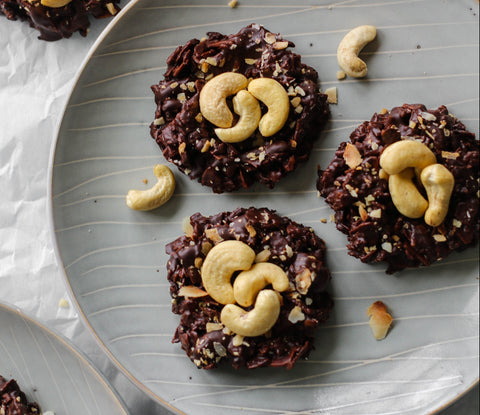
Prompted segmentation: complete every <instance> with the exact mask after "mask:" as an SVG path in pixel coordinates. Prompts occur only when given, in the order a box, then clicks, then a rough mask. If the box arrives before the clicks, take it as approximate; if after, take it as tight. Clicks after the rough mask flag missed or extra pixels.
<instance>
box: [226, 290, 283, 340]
mask: <svg viewBox="0 0 480 415" xmlns="http://www.w3.org/2000/svg"><path fill="white" fill-rule="evenodd" d="M278 297H279V294H277V293H276V292H275V291H273V290H262V291H260V292H259V293H258V296H257V300H256V301H255V307H254V308H253V309H252V310H250V311H249V312H247V311H245V310H244V309H243V308H240V307H238V306H237V305H234V304H227V305H226V306H225V307H223V310H222V312H221V314H220V321H221V322H222V323H223V324H224V326H225V327H227V328H228V329H230V330H231V331H232V332H234V333H236V334H240V335H241V336H246V337H255V336H260V335H262V334H265V333H266V332H267V331H268V330H270V329H271V328H272V327H273V325H274V324H275V322H276V321H277V319H278V316H279V315H280V300H279V298H278Z"/></svg>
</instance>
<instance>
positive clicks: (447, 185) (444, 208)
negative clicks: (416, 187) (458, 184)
mask: <svg viewBox="0 0 480 415" xmlns="http://www.w3.org/2000/svg"><path fill="white" fill-rule="evenodd" d="M420 179H421V181H422V184H423V186H424V187H425V190H426V192H427V196H428V209H427V211H426V212H425V223H426V224H427V225H430V226H433V227H435V226H440V224H441V223H442V222H443V220H444V219H445V216H447V212H448V205H449V204H450V196H451V194H452V191H453V186H454V185H455V179H454V177H453V174H452V173H450V171H449V170H448V169H447V168H446V167H445V166H443V165H442V164H432V165H430V166H427V167H425V168H424V169H423V171H422V174H421V175H420Z"/></svg>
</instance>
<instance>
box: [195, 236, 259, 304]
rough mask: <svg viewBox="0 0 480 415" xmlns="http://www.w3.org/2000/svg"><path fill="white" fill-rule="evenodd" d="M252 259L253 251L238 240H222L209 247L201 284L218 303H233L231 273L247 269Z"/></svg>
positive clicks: (253, 256)
mask: <svg viewBox="0 0 480 415" xmlns="http://www.w3.org/2000/svg"><path fill="white" fill-rule="evenodd" d="M254 260H255V251H254V250H253V249H252V248H250V247H249V246H248V245H247V244H244V243H243V242H240V241H236V240H235V241H233V240H229V241H223V242H220V243H219V244H217V245H215V246H214V247H213V248H212V249H210V251H209V252H208V254H207V256H206V257H205V261H204V262H203V265H202V270H201V275H202V282H203V286H204V287H205V290H206V291H207V292H208V294H209V295H210V297H212V298H213V299H214V300H215V301H218V302H219V303H220V304H233V303H235V297H234V295H233V287H232V283H231V281H230V280H231V278H232V275H233V273H234V272H235V271H243V270H247V269H249V268H250V267H251V266H252V264H253V261H254Z"/></svg>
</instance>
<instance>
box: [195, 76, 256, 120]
mask: <svg viewBox="0 0 480 415" xmlns="http://www.w3.org/2000/svg"><path fill="white" fill-rule="evenodd" d="M247 84H248V79H247V78H246V77H245V76H243V75H242V74H239V73H235V72H225V73H222V74H220V75H217V76H215V77H213V78H212V79H210V81H208V82H207V83H206V84H205V85H204V87H203V88H202V90H201V91H200V112H201V113H202V115H203V116H204V117H205V118H206V119H207V120H208V121H210V122H211V123H212V124H215V125H216V126H217V127H220V128H230V127H231V126H232V123H233V114H232V112H231V111H230V109H229V108H228V105H227V101H226V98H227V97H228V96H230V95H234V94H236V93H237V92H238V91H240V90H242V89H245V88H246V87H247Z"/></svg>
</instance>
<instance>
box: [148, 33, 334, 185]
mask: <svg viewBox="0 0 480 415" xmlns="http://www.w3.org/2000/svg"><path fill="white" fill-rule="evenodd" d="M207 35H208V38H207V39H206V40H202V41H200V40H197V39H192V40H190V41H189V42H187V43H186V44H185V45H183V46H179V47H178V48H177V49H176V50H175V51H174V52H173V53H172V55H171V56H170V57H169V58H168V60H167V64H168V70H167V72H166V73H165V75H164V79H163V80H162V81H160V83H159V84H158V85H153V86H152V90H153V93H154V94H155V102H156V104H157V109H156V111H155V119H156V120H160V119H161V120H162V123H161V124H160V123H155V122H154V123H152V124H151V126H150V132H151V135H152V137H153V138H154V139H155V140H156V142H157V143H158V145H159V146H160V148H161V149H162V151H163V155H164V156H165V158H166V159H167V160H168V161H170V162H172V163H174V164H175V165H177V167H178V168H179V169H180V170H181V171H182V172H184V173H185V174H187V175H188V176H189V177H190V178H191V179H197V180H198V181H199V182H201V183H202V184H203V185H204V186H210V187H211V188H212V189H213V191H214V192H216V193H222V192H230V191H234V190H236V189H239V188H247V187H249V186H251V185H252V184H253V183H254V182H256V181H259V182H261V183H263V184H265V185H266V186H268V187H270V188H272V187H273V186H274V185H275V183H277V182H278V181H279V180H280V179H281V178H282V177H283V176H284V175H286V174H287V173H288V172H291V171H293V170H294V169H295V168H296V167H297V164H298V163H299V162H303V161H305V160H307V159H308V156H309V154H310V152H311V149H312V147H313V141H314V140H315V139H316V138H317V136H318V134H319V133H320V131H321V130H322V128H323V127H324V125H325V123H326V121H327V119H328V116H329V109H328V103H327V97H326V95H324V94H322V93H320V90H319V87H318V74H317V72H316V71H315V70H314V69H313V68H311V67H309V66H307V65H305V64H303V63H302V62H301V58H300V56H299V55H297V54H295V53H293V52H291V51H290V50H289V49H288V48H287V47H286V45H287V44H288V46H289V47H293V46H294V44H293V43H292V42H287V41H284V40H283V39H282V38H281V36H280V35H278V34H277V35H274V34H273V33H271V32H269V31H268V30H266V29H264V28H263V27H261V26H259V25H255V24H252V25H250V26H248V27H245V28H243V29H242V30H240V32H238V33H237V34H233V35H229V36H226V35H222V34H220V33H216V32H211V33H207ZM266 39H268V40H269V41H268V42H267V40H266ZM272 40H276V41H275V42H273V41H272ZM279 42H285V43H283V46H285V48H283V49H278V48H276V46H275V44H277V45H278V44H280V43H279ZM207 60H208V62H210V64H208V63H207ZM212 63H214V64H212ZM202 68H203V70H204V71H205V72H202ZM232 71H234V72H238V73H241V74H243V75H245V76H246V77H247V78H259V77H268V78H273V79H275V80H276V81H278V82H279V83H280V84H282V86H283V87H284V88H285V90H287V91H289V95H290V99H292V98H293V97H294V96H298V97H299V98H301V102H300V105H301V108H302V111H299V112H296V111H295V108H294V107H293V105H291V106H290V114H289V117H288V120H287V122H286V123H285V125H284V126H283V128H282V129H281V130H280V131H279V132H277V133H276V134H274V135H273V136H271V137H268V138H264V137H261V136H260V134H259V133H258V129H257V133H255V134H253V135H252V136H251V137H250V138H248V139H247V140H245V141H243V142H241V143H231V144H228V143H224V142H222V141H220V139H219V138H218V137H217V136H216V134H215V132H214V129H215V128H216V127H215V126H214V125H213V124H211V123H210V122H208V121H206V120H205V119H199V118H198V114H199V112H200V109H199V93H200V91H201V89H202V87H203V85H204V84H205V82H206V80H208V79H210V77H212V76H215V75H218V74H220V73H223V72H232ZM187 84H188V85H189V87H186V85H187ZM295 88H297V89H296V91H295ZM179 97H181V98H179ZM261 106H262V110H263V113H265V107H264V106H263V104H261ZM212 139H213V140H212Z"/></svg>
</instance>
